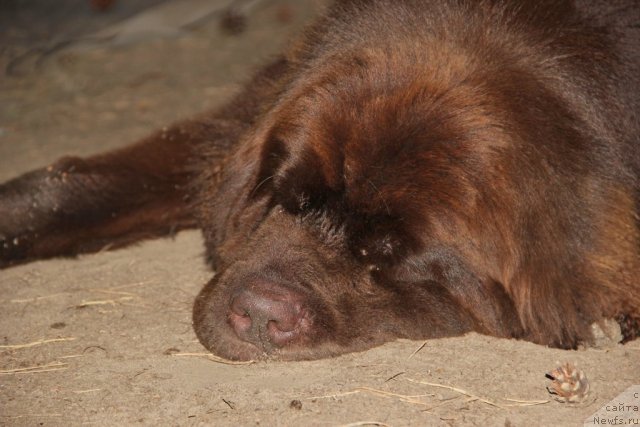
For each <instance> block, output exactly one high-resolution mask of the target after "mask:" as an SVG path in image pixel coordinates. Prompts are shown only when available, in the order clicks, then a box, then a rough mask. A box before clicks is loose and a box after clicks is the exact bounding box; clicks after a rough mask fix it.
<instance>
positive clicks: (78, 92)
mask: <svg viewBox="0 0 640 427" xmlns="http://www.w3.org/2000/svg"><path fill="white" fill-rule="evenodd" d="M14 3H20V2H19V1H14ZM318 3H319V2H314V1H311V0H309V1H294V0H292V1H289V2H287V1H274V2H273V3H272V4H270V5H268V6H263V7H261V8H259V9H257V10H256V11H254V13H253V14H252V16H251V17H250V20H249V25H248V28H247V31H246V32H245V33H243V34H242V35H239V36H229V35H224V34H222V33H221V32H220V31H219V28H218V25H217V23H216V20H215V19H214V20H211V21H209V22H207V23H206V24H204V25H202V26H200V27H198V28H197V29H196V30H194V31H192V32H189V33H188V34H186V35H184V36H183V37H179V38H173V39H154V40H149V41H146V42H142V43H138V44H135V45H131V46H125V47H119V48H111V47H105V48H100V49H95V50H90V51H85V52H76V53H69V52H67V53H54V54H52V55H48V56H47V57H46V58H42V59H41V60H38V59H39V58H37V55H36V58H35V59H32V58H30V60H29V61H25V62H23V63H21V64H19V65H20V67H19V70H18V71H19V72H17V73H14V75H12V76H7V75H0V180H5V179H8V178H10V177H11V176H14V175H16V174H18V173H21V172H24V171H26V170H29V169H32V168H34V167H39V166H43V165H46V164H47V163H48V162H50V161H52V160H54V159H56V158H57V157H59V156H61V155H63V154H69V153H73V154H80V155H87V154H90V153H94V152H98V151H102V150H105V149H108V148H111V147H116V146H120V145H123V144H126V143H128V142H131V141H134V140H135V139H137V138H139V137H142V136H144V135H145V134H146V133H148V132H149V131H151V130H153V129H154V128H156V127H158V126H162V125H164V124H166V123H168V122H170V121H173V120H176V119H178V118H181V117H186V116H188V115H190V114H193V113H196V112H199V111H202V110H204V109H206V108H210V107H212V106H215V105H218V104H219V103H220V102H222V101H224V100H225V99H227V98H228V97H229V96H230V95H231V94H232V93H234V92H235V91H236V90H237V89H238V87H239V82H241V81H242V79H243V78H246V76H247V75H248V73H249V72H250V70H251V69H253V68H254V67H255V66H256V64H258V63H260V62H262V61H263V60H264V59H265V58H267V57H268V55H269V54H271V53H273V52H275V51H277V50H278V49H280V48H281V47H282V46H283V44H284V43H285V42H286V41H287V40H288V39H290V37H291V34H292V33H293V32H295V31H296V30H297V29H298V28H299V25H300V23H301V22H303V21H304V20H305V19H307V18H308V17H309V16H310V15H311V14H313V13H314V11H315V10H316V9H317V5H318ZM3 12H4V13H9V12H7V9H4V10H3V9H0V13H3ZM12 13H13V12H12ZM112 13H115V12H112ZM4 18H5V22H11V19H6V18H7V16H5V17H4ZM87 19H89V18H87ZM99 19H102V20H103V21H104V19H105V18H99ZM76 21H77V19H76ZM83 22H84V21H83ZM61 28H62V27H61ZM5 29H6V28H5ZM16 31H18V33H19V30H18V29H16ZM2 34H4V35H5V36H6V34H7V33H6V32H5V33H0V35H2ZM19 35H20V34H18V36H19ZM7 40H8V39H7V38H6V37H5V38H4V39H3V40H0V42H3V43H4V46H3V47H4V49H3V50H2V52H4V56H2V61H4V62H3V63H2V65H3V66H6V65H7V63H8V59H11V58H8V57H7V52H10V53H11V55H14V54H15V52H16V51H19V50H20V49H23V50H24V49H25V48H28V47H29V43H31V44H33V43H34V42H33V41H28V42H24V43H23V44H20V43H17V42H15V40H18V41H20V40H22V41H24V40H27V39H25V38H20V37H17V36H16V35H15V34H14V38H13V39H11V40H12V42H11V43H13V44H12V45H11V46H7V43H8V42H7ZM202 250H203V249H202V241H201V237H200V235H199V233H198V232H196V231H189V232H183V233H181V234H179V235H178V236H177V237H176V238H175V239H164V240H156V241H149V242H145V243H142V244H140V245H138V246H135V247H131V248H127V249H124V250H118V251H114V252H103V253H99V254H95V255H88V256H82V257H80V258H79V259H76V260H69V259H64V260H62V259H58V260H50V261H41V262H35V263H31V264H28V265H24V266H20V267H14V268H10V269H7V270H3V271H0V425H25V426H33V425H44V426H67V425H85V424H87V425H136V424H139V425H177V426H182V425H185V426H187V425H188V426H191V425H223V426H224V425H229V426H232V425H233V426H236V425H263V426H278V425H282V426H289V425H314V426H339V425H352V426H356V425H390V426H406V425H482V426H484V425H500V426H532V425H541V426H550V425H554V426H565V425H566V426H576V425H582V423H583V421H584V420H585V419H586V418H587V417H588V416H589V415H590V414H592V413H594V412H595V411H596V410H598V409H599V408H600V407H601V406H602V405H603V404H604V403H605V402H607V401H609V400H610V399H613V398H614V397H615V396H617V395H618V394H619V393H620V392H622V391H623V390H625V389H626V388H627V387H629V386H631V385H633V384H640V342H634V343H630V344H628V345H626V346H621V345H617V346H613V347H611V348H608V349H607V348H599V349H588V350H581V351H560V350H555V349H549V348H545V347H541V346H537V345H533V344H530V343H526V342H517V341H512V340H500V339H494V338H490V337H484V336H479V335H475V334H472V335H469V336H465V337H460V338H451V339H441V340H432V341H428V342H427V343H426V344H425V345H424V346H422V345H423V343H420V342H410V341H399V342H395V343H390V344H388V345H385V346H382V347H379V348H376V349H373V350H370V351H367V352H364V353H358V354H350V355H345V356H343V357H338V358H335V359H330V360H320V361H313V362H287V363H281V362H261V363H255V364H250V365H227V364H222V363H219V362H216V361H213V360H210V359H208V358H207V357H205V356H202V355H203V354H204V351H205V350H204V348H203V347H202V346H200V344H199V343H198V342H197V340H196V337H195V335H194V333H193V331H192V329H191V304H192V300H193V298H194V296H195V295H196V293H197V291H198V290H199V288H200V286H202V285H203V284H204V283H205V282H206V281H207V280H208V279H209V277H210V276H211V274H212V273H211V272H210V271H209V270H208V269H207V268H206V266H205V265H204V263H203V260H202V257H201V254H202ZM42 340H55V341H45V342H43V341H42ZM38 342H39V343H38ZM28 343H37V344H36V345H32V346H26V347H12V346H16V345H21V344H28ZM416 350H419V351H417V352H416ZM557 361H563V362H564V361H572V362H577V363H578V364H579V366H580V368H582V369H583V370H584V371H585V373H586V374H587V376H588V377H589V379H590V382H591V390H592V392H591V395H590V397H589V398H588V399H587V400H586V401H585V402H583V403H581V404H577V405H568V404H561V403H558V402H555V401H553V400H552V399H551V398H550V396H549V394H548V393H547V391H546V389H545V385H546V384H547V383H548V381H547V380H546V379H545V377H544V374H545V372H548V371H550V370H551V369H553V368H554V367H555V366H556V362H557ZM420 382H428V383H432V384H440V385H442V386H447V387H456V388H459V389H462V390H464V391H465V392H467V393H468V394H469V395H473V396H475V397H470V396H468V395H465V394H463V393H462V392H460V391H456V390H454V389H452V388H445V387H439V386H434V385H427V384H423V383H420ZM508 399H514V400H518V401H526V402H528V403H530V404H531V405H527V406H524V404H523V403H518V402H516V401H514V400H508ZM533 403H537V404H533ZM367 422H369V423H370V424H367Z"/></svg>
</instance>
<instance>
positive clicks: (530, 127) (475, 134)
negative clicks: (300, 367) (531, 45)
mask: <svg viewBox="0 0 640 427" xmlns="http://www.w3.org/2000/svg"><path fill="white" fill-rule="evenodd" d="M394 60H395V58H394V56H393V55H390V54H384V58H383V59H380V58H376V57H375V55H373V56H372V54H369V56H367V55H364V56H360V57H358V58H351V59H349V60H344V59H340V60H339V61H336V62H334V63H332V64H331V65H330V66H329V65H327V66H326V67H325V68H324V69H323V70H322V71H316V72H309V73H308V74H307V75H302V76H301V77H300V78H299V79H298V81H297V83H296V84H294V85H292V86H291V87H290V88H289V89H288V91H287V92H286V93H285V94H284V95H283V96H282V97H281V98H280V100H279V102H278V103H276V104H275V105H274V106H273V107H272V108H271V110H270V111H269V112H268V113H267V114H266V115H265V116H264V117H263V119H262V120H261V122H260V123H259V124H258V126H257V127H256V128H255V129H254V131H253V132H252V133H251V134H250V135H248V136H247V138H246V140H245V141H244V143H243V144H241V146H240V147H239V148H238V150H237V151H236V152H235V153H234V155H233V156H232V157H231V158H230V159H229V160H228V162H227V164H226V165H225V168H226V169H225V172H224V174H223V175H222V178H221V180H220V183H219V184H217V185H218V186H217V187H216V190H215V191H214V190H211V191H209V193H215V194H213V195H212V194H206V195H205V196H204V198H203V200H204V201H203V205H202V209H201V211H202V213H201V216H202V222H203V226H204V230H205V238H206V240H207V245H208V250H209V253H210V255H211V257H212V259H213V260H214V261H215V264H216V268H217V270H218V273H217V275H216V277H215V278H214V279H213V280H212V281H211V282H210V283H209V284H208V285H206V286H205V288H204V289H203V290H202V292H201V293H200V295H199V296H198V299H197V301H196V304H195V311H194V323H195V329H196V332H197V334H198V336H199V338H200V340H201V342H202V343H203V344H204V345H205V346H206V347H207V348H209V349H210V350H212V351H213V352H214V353H217V354H220V355H223V356H226V357H229V358H235V359H248V358H260V357H265V356H266V357H270V356H273V357H277V358H283V359H304V358H317V357H326V356H330V355H335V354H340V353H344V352H349V351H356V350H360V349H365V348H368V347H371V346H374V345H377V344H379V343H382V342H385V341H388V340H391V339H395V338H401V337H404V338H413V339H423V338H429V337H438V336H450V335H457V334H462V333H464V332H466V331H471V330H475V331H479V332H484V333H490V334H492V335H498V336H522V334H523V327H522V317H521V315H520V313H517V311H518V310H517V307H516V306H517V303H516V302H514V298H527V297H528V295H522V294H521V295H517V293H518V292H519V291H518V290H514V289H512V288H510V287H509V283H510V282H511V281H512V280H513V278H514V277H515V275H517V274H520V271H518V268H521V269H522V268H528V267H527V266H526V265H524V264H523V263H522V262H521V261H520V260H522V259H525V258H526V257H529V258H531V256H530V255H531V252H528V251H530V250H538V249H537V247H532V249H529V248H527V247H526V246H524V247H523V246H522V245H519V242H521V241H525V242H526V241H529V240H528V239H535V238H537V237H536V236H538V235H541V233H539V232H538V229H543V230H553V229H554V227H555V226H554V225H551V223H550V222H549V221H550V220H549V221H548V220H547V219H545V218H540V219H539V220H537V221H538V222H537V223H535V224H534V223H533V222H531V223H530V224H527V223H524V221H527V218H530V217H531V215H532V212H531V206H532V205H534V204H535V203H539V202H540V199H542V198H545V197H546V198H547V199H548V200H550V202H551V203H553V202H554V201H553V197H556V196H557V197H558V198H559V200H560V199H561V197H563V195H561V194H557V195H549V194H537V193H535V192H536V191H538V190H539V189H540V188H541V187H540V186H538V184H540V183H542V182H544V181H545V180H549V179H556V178H557V177H555V176H551V174H553V173H554V172H553V171H554V170H555V168H557V167H558V165H549V164H548V162H549V161H550V160H549V159H551V161H553V159H554V158H553V157H549V156H547V154H546V153H541V152H535V151H531V150H527V148H526V147H527V144H529V141H527V140H526V136H523V135H528V134H535V135H536V138H548V141H550V142H549V144H552V143H553V135H554V134H555V133H557V132H558V129H555V128H553V126H554V125H549V124H548V123H546V124H544V126H543V125H541V124H540V123H537V122H536V120H537V119H538V117H539V115H538V116H537V115H536V114H537V113H536V111H545V108H546V111H548V110H549V108H553V107H554V104H553V102H554V98H553V97H548V98H545V97H544V96H542V95H544V94H542V95H541V92H540V91H536V90H533V89H532V90H529V91H527V87H526V85H531V83H530V82H529V81H528V80H526V78H525V77H526V76H525V77H523V78H522V79H521V81H520V80H518V79H517V78H514V77H513V76H509V73H508V71H504V70H503V72H502V75H500V73H496V75H493V76H492V77H489V76H490V75H491V71H490V70H489V71H486V70H485V71H482V72H481V73H480V72H478V73H476V74H473V72H471V71H469V70H470V69H472V67H471V65H470V64H466V63H464V62H460V61H458V62H456V61H449V62H448V63H447V64H449V66H448V67H434V68H432V69H425V70H422V72H421V73H416V72H415V71H411V70H412V69H415V67H413V68H412V67H407V69H403V68H402V64H401V63H396V62H394ZM372 64H373V65H372ZM394 67H395V68H394ZM505 75H506V77H505ZM516 76H517V75H516ZM505 78H506V79H507V80H509V79H511V80H509V81H507V82H505V81H504V79H505ZM528 89H531V88H528ZM534 89H535V88H534ZM510 90H511V91H513V93H519V95H518V98H517V99H515V98H514V99H509V98H508V96H507V95H508V92H509V91H510ZM522 91H524V92H522ZM527 94H531V98H530V99H529V98H527ZM520 117H524V118H525V119H524V120H519V119H518V118H520ZM539 119H540V120H544V117H540V118H539ZM558 126H560V125H558ZM536 127H538V128H537V129H534V128H536ZM570 131H571V130H567V131H566V132H564V133H563V134H564V135H569V136H571V133H570ZM547 134H548V135H547ZM523 147H524V148H523ZM545 162H546V163H545ZM567 167H570V166H567ZM556 181H557V179H556ZM532 185H533V187H532V188H533V189H532V190H526V189H527V186H532ZM540 185H542V184H540ZM558 188H559V189H560V190H562V187H561V186H559V187H558ZM524 191H529V193H526V194H525V193H523V192H524ZM533 214H534V215H535V212H534V213H533ZM561 232H568V231H567V230H564V231H561ZM523 233H524V235H523ZM527 233H531V235H530V236H529V235H527ZM559 233H560V232H559ZM544 238H545V239H553V238H554V236H546V237H544ZM555 238H559V239H561V236H560V235H557V236H555ZM536 244H541V245H542V247H543V248H545V250H548V251H549V254H548V255H550V256H553V251H554V250H555V248H556V245H554V243H553V241H552V240H550V242H541V241H538V242H536ZM545 245H546V246H545ZM559 256H562V255H559ZM544 274H545V273H544V272H543V273H541V275H544ZM541 277H542V276H541ZM542 278H543V279H544V277H542ZM514 294H515V296H514ZM533 315H537V314H535V313H534V314H533ZM525 317H526V314H525ZM559 333H562V332H559ZM552 339H553V338H552Z"/></svg>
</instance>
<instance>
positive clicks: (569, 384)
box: [546, 362, 589, 403]
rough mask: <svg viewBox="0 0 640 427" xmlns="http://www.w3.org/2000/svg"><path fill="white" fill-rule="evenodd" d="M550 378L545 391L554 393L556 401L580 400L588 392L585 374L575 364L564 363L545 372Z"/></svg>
mask: <svg viewBox="0 0 640 427" xmlns="http://www.w3.org/2000/svg"><path fill="white" fill-rule="evenodd" d="M546 377H547V378H549V379H550V380H552V383H551V384H550V385H548V386H547V391H548V392H549V393H551V394H553V395H554V398H555V399H556V400H557V401H558V402H563V403H578V402H582V401H583V400H584V399H585V398H586V397H587V395H588V394H589V381H588V380H587V377H586V375H585V374H584V372H582V371H581V370H580V369H578V368H577V367H576V366H575V365H573V364H571V363H568V362H567V363H565V364H564V365H561V366H559V367H557V368H556V369H554V370H553V371H551V372H550V373H548V374H546Z"/></svg>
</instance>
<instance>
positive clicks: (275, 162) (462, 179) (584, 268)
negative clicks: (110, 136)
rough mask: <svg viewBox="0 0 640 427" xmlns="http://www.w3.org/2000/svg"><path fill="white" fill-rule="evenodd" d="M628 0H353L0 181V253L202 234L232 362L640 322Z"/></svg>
mask: <svg viewBox="0 0 640 427" xmlns="http://www.w3.org/2000/svg"><path fill="white" fill-rule="evenodd" d="M639 173H640V6H638V3H637V1H635V0H620V1H608V0H576V1H569V0H437V1H436V0H401V1H399V0H342V1H337V2H335V4H334V5H333V6H332V7H331V8H329V9H328V10H327V12H326V14H325V15H324V16H323V17H321V18H320V19H319V20H317V21H316V22H315V23H314V24H313V25H311V26H310V27H309V28H308V29H307V31H306V32H305V33H304V34H303V35H302V37H301V38H300V39H299V40H297V41H296V42H294V43H293V44H292V46H291V49H290V50H289V51H288V52H287V53H286V55H283V56H281V57H278V58H275V59H274V60H273V61H272V62H271V63H270V64H268V65H267V66H266V67H264V68H263V69H262V70H260V71H259V72H258V73H257V74H256V76H255V77H254V78H253V79H252V80H251V81H250V82H248V84H246V86H245V88H244V90H243V91H242V92H241V93H240V94H238V95H237V96H236V97H235V98H234V99H233V100H232V101H231V102H230V103H228V104H227V105H225V106H224V107H223V108H220V109H218V110H217V111H214V112H212V113H209V114H206V115H202V116H200V117H197V118H194V119H192V120H189V121H186V122H182V123H177V124H175V125H173V126H169V127H167V128H164V129H162V130H160V131H158V132H157V133H155V134H153V135H151V136H150V137H148V138H146V139H144V140H142V141H140V142H138V143H136V144H134V145H131V146H129V147H126V148H124V149H121V150H117V151H112V152H108V153H105V154H103V155H98V156H94V157H90V158H86V159H80V158H75V157H68V158H63V159H60V160H59V161H57V162H55V163H53V164H52V165H50V166H49V167H47V168H43V169H40V170H36V171H33V172H30V173H27V174H25V175H23V176H21V177H18V178H16V179H14V180H12V181H9V182H7V183H5V184H4V185H2V186H0V263H1V264H2V266H3V267H7V266H10V265H13V264H16V263H21V262H26V261H29V260H33V259H37V258H46V257H53V256H68V255H75V254H78V253H83V252H91V251H97V250H100V249H102V248H104V247H109V248H113V247H118V246H123V245H126V244H129V243H132V242H135V241H138V240H140V239H143V238H149V237H155V236H161V235H166V234H170V233H173V232H175V231H176V230H179V229H184V228H189V227H198V228H201V229H202V231H203V234H204V238H205V241H206V250H207V256H208V260H209V261H210V263H211V265H212V267H213V268H214V269H215V271H216V275H215V277H214V278H213V279H212V280H211V281H210V282H209V283H207V284H206V285H205V286H204V288H203V289H202V291H201V292H200V294H199V295H198V297H197V298H196V301H195V306H194V312H193V323H194V327H195V331H196V333H197V335H198V337H199V339H200V341H201V342H202V344H203V345H204V346H205V347H207V348H208V349H209V350H211V351H212V352H214V353H216V354H218V355H220V356H224V357H227V358H230V359H242V360H244V359H258V358H279V359H312V358H320V357H328V356H333V355H337V354H341V353H345V352H351V351H358V350H363V349H366V348H369V347H372V346H375V345H378V344H381V343H383V342H385V341H389V340H393V339H397V338H409V339H426V338H432V337H445V336H453V335H461V334H464V333H467V332H469V331H476V332H479V333H483V334H488V335H494V336H497V337H509V338H518V339H524V340H529V341H532V342H535V343H539V344H543V345H549V346H555V347H560V348H575V347H576V346H578V345H579V344H582V343H584V344H588V343H589V342H590V341H591V340H592V339H593V336H592V332H591V325H592V324H593V323H594V322H598V321H601V320H602V319H616V320H617V321H618V322H619V323H620V324H621V327H622V331H623V335H624V338H625V340H629V339H632V338H634V337H635V336H636V335H637V334H638V331H639V330H640V326H639V320H640V227H639V208H640V204H639V203H640V192H639V188H640V187H639V184H638V179H639Z"/></svg>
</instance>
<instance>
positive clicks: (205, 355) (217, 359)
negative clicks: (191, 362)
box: [171, 353, 256, 365]
mask: <svg viewBox="0 0 640 427" xmlns="http://www.w3.org/2000/svg"><path fill="white" fill-rule="evenodd" d="M171 356H175V357H200V358H203V359H208V360H211V361H212V362H216V363H222V364H224V365H251V364H253V363H256V361H255V360H246V361H241V362H239V361H235V360H227V359H223V358H222V357H218V356H214V355H213V354H211V353H172V354H171Z"/></svg>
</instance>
